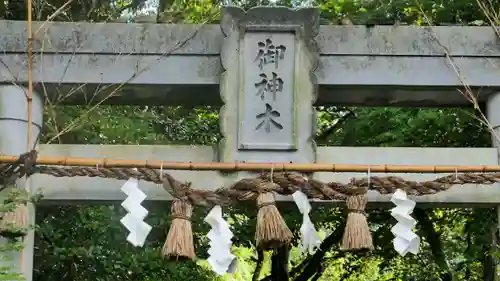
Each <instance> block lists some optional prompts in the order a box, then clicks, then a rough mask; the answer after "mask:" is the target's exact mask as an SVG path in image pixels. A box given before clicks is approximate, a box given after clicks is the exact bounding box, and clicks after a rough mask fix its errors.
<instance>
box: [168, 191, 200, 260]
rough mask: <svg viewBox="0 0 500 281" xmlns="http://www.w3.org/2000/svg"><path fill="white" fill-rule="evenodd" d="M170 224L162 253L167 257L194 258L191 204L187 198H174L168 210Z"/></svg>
mask: <svg viewBox="0 0 500 281" xmlns="http://www.w3.org/2000/svg"><path fill="white" fill-rule="evenodd" d="M170 212H171V214H172V224H171V225H170V230H169V231H168V235H167V239H166V241H165V244H164V245H163V249H162V255H163V256H164V257H168V258H169V259H176V260H177V259H195V258H196V254H195V252H194V243H193V230H192V228H191V215H192V214H193V206H191V204H190V203H189V202H188V201H187V200H181V199H175V200H174V201H173V202H172V207H171V210H170Z"/></svg>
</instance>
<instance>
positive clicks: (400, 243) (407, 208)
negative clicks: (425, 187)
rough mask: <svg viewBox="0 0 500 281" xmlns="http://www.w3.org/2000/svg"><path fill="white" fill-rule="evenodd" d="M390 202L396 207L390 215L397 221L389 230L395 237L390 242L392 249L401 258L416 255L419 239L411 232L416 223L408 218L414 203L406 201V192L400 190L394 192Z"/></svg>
mask: <svg viewBox="0 0 500 281" xmlns="http://www.w3.org/2000/svg"><path fill="white" fill-rule="evenodd" d="M391 201H392V203H394V204H395V205H396V207H395V208H393V209H392V210H391V215H392V216H393V217H394V218H395V219H396V220H397V221H398V223H397V224H396V225H395V226H393V227H392V229H391V232H392V234H394V236H395V238H394V240H392V242H393V245H394V249H395V250H396V251H397V252H398V253H399V254H400V255H401V256H403V257H404V256H405V255H406V254H407V253H412V254H414V255H416V254H418V252H419V249H420V237H418V235H416V234H415V233H414V232H413V227H415V225H416V224H417V221H416V220H415V219H414V218H412V217H411V216H410V214H411V213H413V209H414V208H415V205H416V203H415V201H413V200H410V199H408V196H407V195H406V192H404V191H403V190H401V189H398V190H396V192H394V194H393V195H392V198H391Z"/></svg>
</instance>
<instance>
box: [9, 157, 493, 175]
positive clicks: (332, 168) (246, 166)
mask: <svg viewBox="0 0 500 281" xmlns="http://www.w3.org/2000/svg"><path fill="white" fill-rule="evenodd" d="M18 159H19V156H6V155H0V163H14V162H16V161H17V160H18ZM36 163H37V164H38V165H56V166H86V167H97V166H98V167H102V168H151V169H165V170H193V171H227V172H231V171H233V172H236V171H248V172H262V171H270V170H273V171H275V172H282V171H290V172H291V171H294V172H304V173H307V172H338V173H347V172H352V173H367V172H372V173H491V172H500V166H498V165H476V166H459V165H456V166H454V165H436V166H433V165H388V164H387V165H386V164H383V165H380V164H378V165H366V164H295V163H227V162H172V161H162V160H122V159H107V158H77V157H57V156H39V157H38V158H37V160H36Z"/></svg>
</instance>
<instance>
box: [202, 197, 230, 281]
mask: <svg viewBox="0 0 500 281" xmlns="http://www.w3.org/2000/svg"><path fill="white" fill-rule="evenodd" d="M205 222H207V223H208V224H210V226H211V227H212V228H211V229H210V231H209V232H208V234H207V237H208V239H210V249H209V250H208V254H209V255H210V256H209V257H208V263H209V264H210V266H211V267H212V269H213V271H215V272H216V273H217V274H219V275H223V274H224V273H234V271H235V270H236V256H234V255H233V254H232V253H231V246H232V244H233V242H232V241H231V238H233V233H232V232H231V230H230V229H229V224H228V223H227V222H226V221H225V220H224V218H223V217H222V208H221V206H215V207H213V208H212V210H210V212H209V213H208V215H207V216H206V217H205Z"/></svg>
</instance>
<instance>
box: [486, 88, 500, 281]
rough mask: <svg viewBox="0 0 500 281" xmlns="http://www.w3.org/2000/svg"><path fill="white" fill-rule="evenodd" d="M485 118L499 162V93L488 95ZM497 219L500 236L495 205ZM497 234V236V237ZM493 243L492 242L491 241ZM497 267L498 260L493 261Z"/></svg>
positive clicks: (499, 230)
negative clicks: (489, 125) (489, 126)
mask: <svg viewBox="0 0 500 281" xmlns="http://www.w3.org/2000/svg"><path fill="white" fill-rule="evenodd" d="M486 118H487V119H488V122H490V124H491V127H492V129H493V132H492V134H491V143H492V145H493V147H496V148H497V158H498V159H499V161H498V162H499V164H500V150H499V148H500V93H495V94H492V95H491V96H489V98H488V100H487V102H486ZM497 220H498V223H499V224H498V231H497V233H496V234H497V235H498V236H500V207H498V206H497ZM498 236H497V237H498ZM493 240H494V241H496V243H498V241H497V239H495V237H493ZM492 243H493V242H492ZM495 264H496V265H497V266H496V267H498V260H496V261H495ZM495 277H496V278H495V280H499V279H500V278H499V277H498V269H497V268H495Z"/></svg>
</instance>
